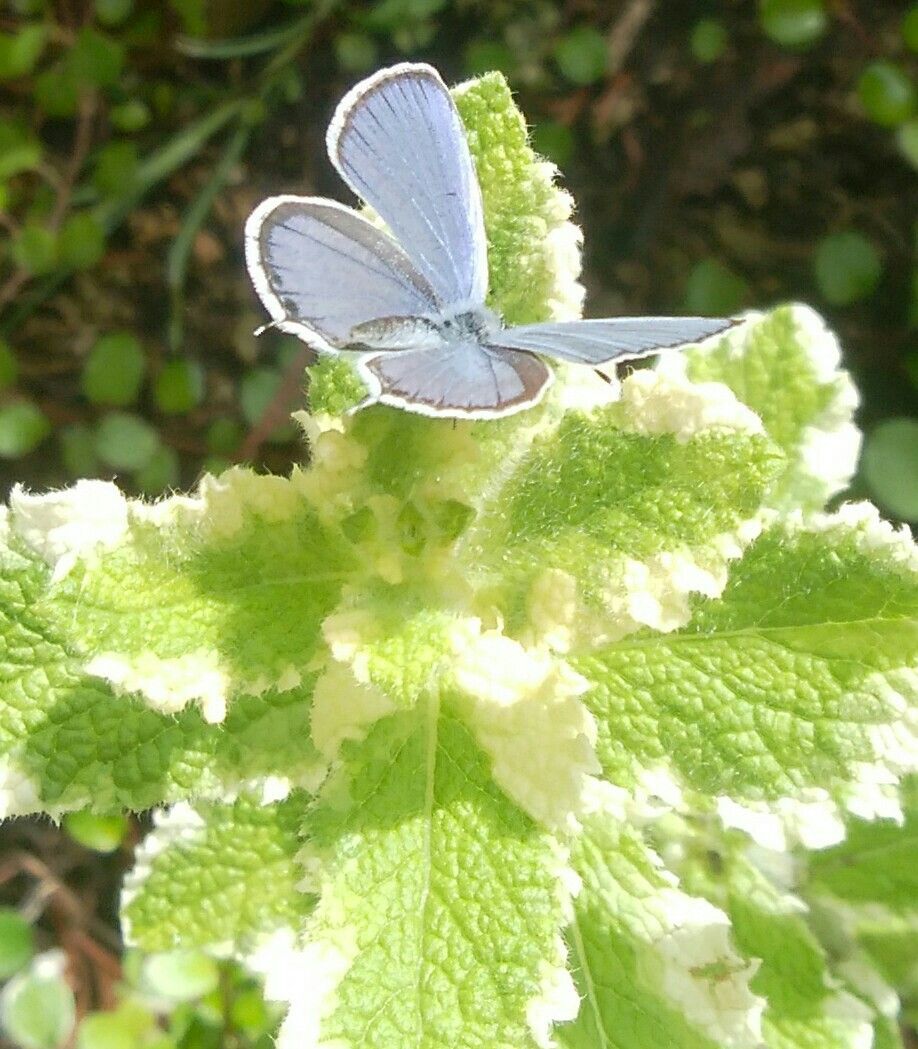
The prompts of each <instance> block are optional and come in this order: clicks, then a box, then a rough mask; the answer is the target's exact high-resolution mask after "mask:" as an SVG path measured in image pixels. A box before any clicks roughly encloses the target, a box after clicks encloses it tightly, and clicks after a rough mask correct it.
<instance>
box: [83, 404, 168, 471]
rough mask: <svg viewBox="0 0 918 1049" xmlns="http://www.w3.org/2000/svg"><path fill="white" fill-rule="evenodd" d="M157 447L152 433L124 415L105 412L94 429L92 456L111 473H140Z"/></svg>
mask: <svg viewBox="0 0 918 1049" xmlns="http://www.w3.org/2000/svg"><path fill="white" fill-rule="evenodd" d="M159 446H160V440H159V434H158V433H157V432H156V430H155V429H154V428H153V427H152V426H151V425H150V424H149V423H148V422H145V421H144V420H143V419H141V418H140V416H138V415H131V414H129V413H127V412H111V413H109V414H108V415H106V416H105V418H104V419H103V420H102V421H101V422H100V423H99V427H98V429H97V430H96V454H97V455H98V456H99V458H100V459H101V460H102V462H103V463H105V464H106V466H110V467H111V468H112V469H113V470H125V471H128V472H133V471H135V470H142V469H143V468H144V467H145V466H146V465H147V463H148V462H149V461H150V460H151V459H152V458H153V456H154V455H155V454H156V451H157V450H158V448H159Z"/></svg>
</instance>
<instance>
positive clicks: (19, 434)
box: [0, 401, 51, 459]
mask: <svg viewBox="0 0 918 1049" xmlns="http://www.w3.org/2000/svg"><path fill="white" fill-rule="evenodd" d="M50 432H51V424H50V423H49V422H48V420H47V419H46V418H45V415H44V413H43V412H42V411H41V409H40V408H38V407H37V406H36V405H34V404H32V403H31V402H30V401H15V402H14V403H13V404H7V405H4V406H3V407H2V408H0V459H19V458H21V457H22V456H23V455H28V454H29V452H31V451H32V450H33V449H34V448H37V447H38V445H39V444H41V442H42V441H43V440H44V439H45V438H46V437H47V436H48V434H49V433H50Z"/></svg>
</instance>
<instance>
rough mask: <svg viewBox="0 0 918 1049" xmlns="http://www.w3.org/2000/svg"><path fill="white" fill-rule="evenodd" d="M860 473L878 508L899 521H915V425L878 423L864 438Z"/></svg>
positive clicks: (917, 488)
mask: <svg viewBox="0 0 918 1049" xmlns="http://www.w3.org/2000/svg"><path fill="white" fill-rule="evenodd" d="M861 471H862V473H863V475H864V480H865V481H866V482H867V485H868V487H869V488H870V490H871V492H872V493H873V495H874V496H875V497H876V499H877V502H879V503H880V505H881V506H884V507H886V509H887V510H889V512H890V513H891V514H893V515H894V516H895V517H899V518H901V519H902V520H905V521H918V422H916V421H915V420H914V419H908V418H902V419H887V420H886V421H885V422H882V423H880V425H879V426H877V427H876V429H875V430H872V431H871V432H870V434H869V435H868V437H867V444H866V447H865V448H864V459H863V463H862V466H861Z"/></svg>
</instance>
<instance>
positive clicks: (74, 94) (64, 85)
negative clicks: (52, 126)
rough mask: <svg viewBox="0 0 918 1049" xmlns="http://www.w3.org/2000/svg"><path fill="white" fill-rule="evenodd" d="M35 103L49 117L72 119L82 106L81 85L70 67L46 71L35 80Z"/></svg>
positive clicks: (53, 67) (62, 66)
mask: <svg viewBox="0 0 918 1049" xmlns="http://www.w3.org/2000/svg"><path fill="white" fill-rule="evenodd" d="M34 93H35V101H36V102H37V104H38V106H39V108H40V109H41V110H42V111H43V112H45V113H47V115H48V116H49V117H72V116H73V115H74V114H75V113H76V111H77V107H78V106H79V104H80V85H79V83H78V81H77V78H76V76H75V74H74V73H73V71H72V69H70V67H69V66H68V65H56V66H52V67H51V68H50V69H45V70H44V71H42V72H41V73H39V74H38V76H36V78H35V88H34Z"/></svg>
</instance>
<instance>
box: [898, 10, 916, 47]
mask: <svg viewBox="0 0 918 1049" xmlns="http://www.w3.org/2000/svg"><path fill="white" fill-rule="evenodd" d="M902 39H903V40H904V41H905V45H906V47H908V48H909V49H910V50H912V51H918V4H912V6H911V7H910V8H909V9H908V11H906V13H905V17H904V18H903V19H902Z"/></svg>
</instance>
